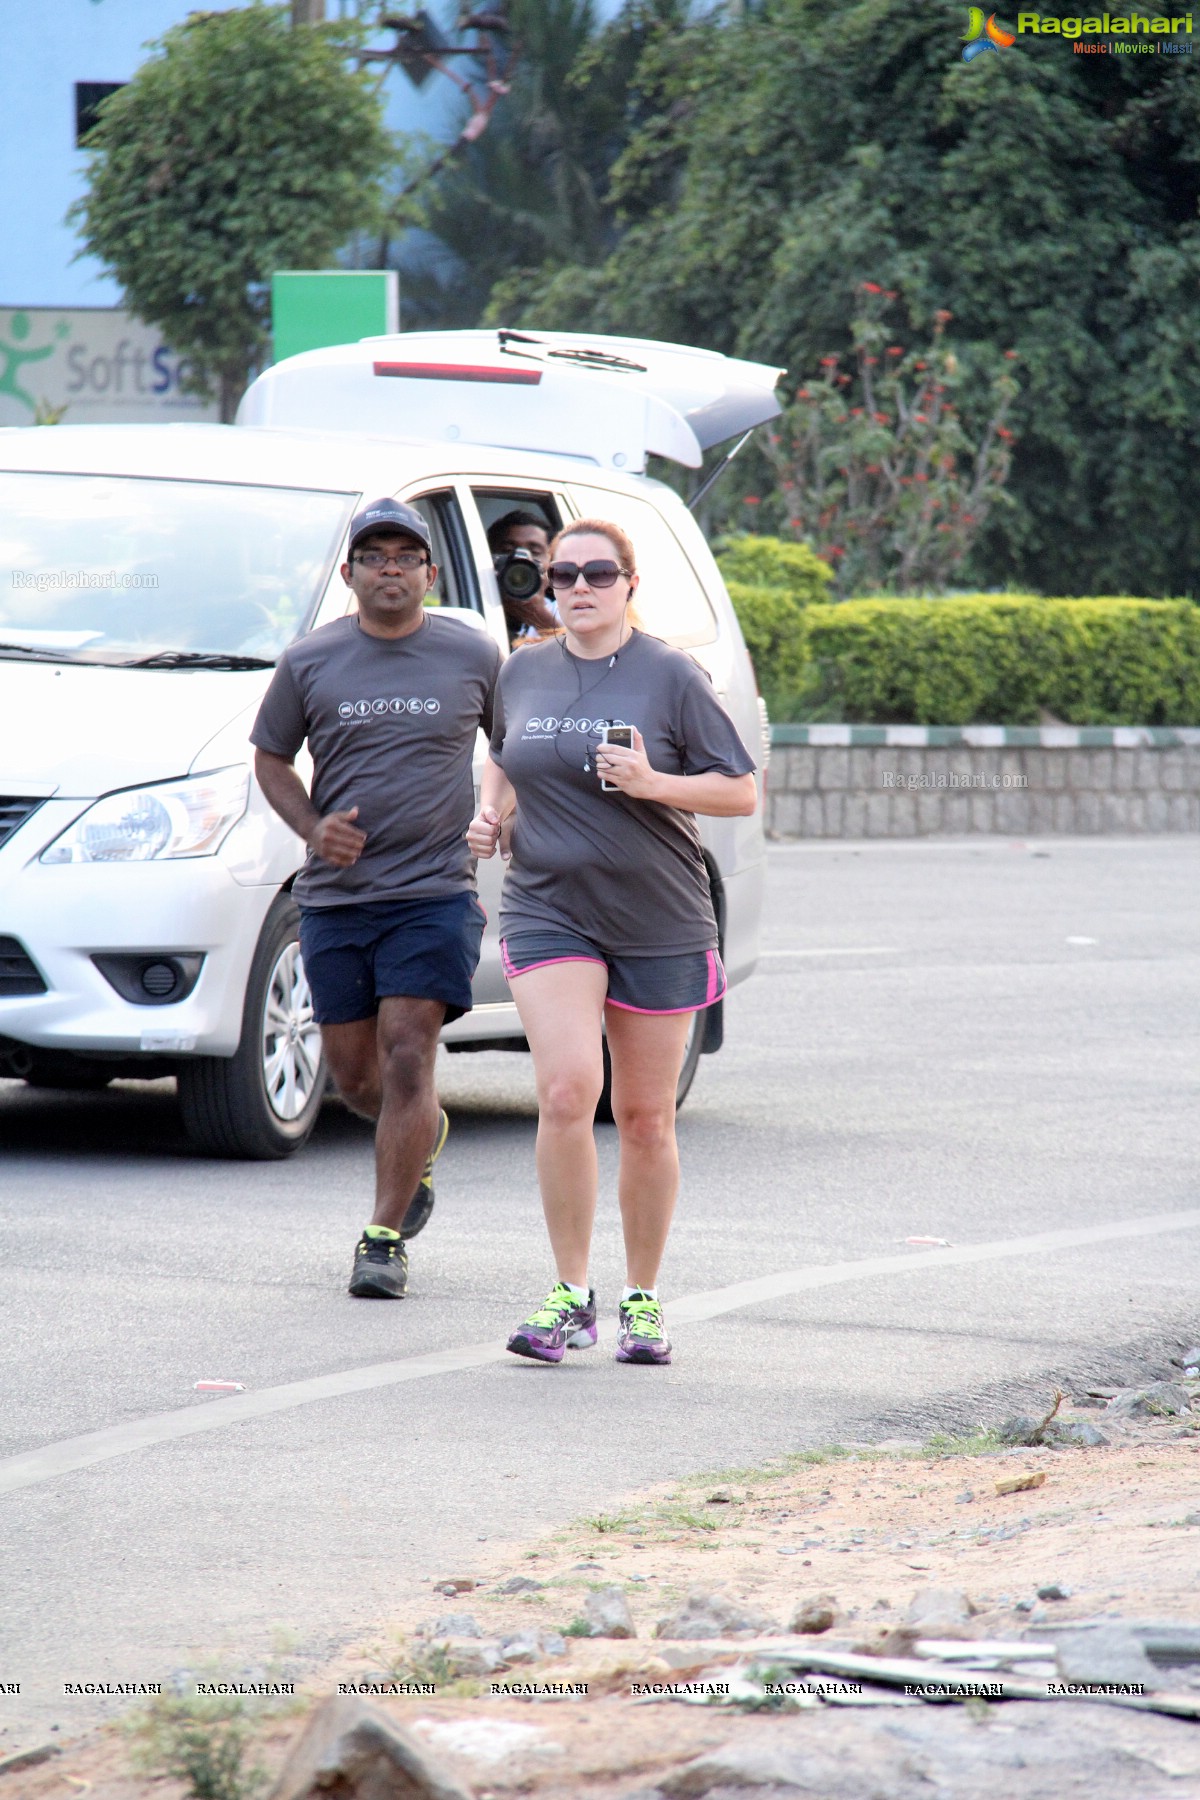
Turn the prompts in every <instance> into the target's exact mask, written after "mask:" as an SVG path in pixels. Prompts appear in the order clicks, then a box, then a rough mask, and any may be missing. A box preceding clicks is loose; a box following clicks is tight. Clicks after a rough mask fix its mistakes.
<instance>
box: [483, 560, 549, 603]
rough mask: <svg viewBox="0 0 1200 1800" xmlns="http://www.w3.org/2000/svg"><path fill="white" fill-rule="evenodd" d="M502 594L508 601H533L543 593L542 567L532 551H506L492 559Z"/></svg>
mask: <svg viewBox="0 0 1200 1800" xmlns="http://www.w3.org/2000/svg"><path fill="white" fill-rule="evenodd" d="M492 562H493V565H494V567H495V570H496V580H497V581H498V583H499V584H500V592H501V594H502V595H503V597H504V598H505V599H506V600H519V601H525V600H532V599H533V598H534V596H535V595H537V594H540V593H541V591H542V582H543V580H544V576H543V574H542V565H541V564H540V563H539V561H538V559H537V557H536V556H535V555H534V554H533V551H532V550H524V549H521V550H506V551H505V552H504V554H503V555H502V556H494V557H493V558H492Z"/></svg>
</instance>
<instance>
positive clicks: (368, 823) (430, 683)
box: [250, 612, 500, 906]
mask: <svg viewBox="0 0 1200 1800" xmlns="http://www.w3.org/2000/svg"><path fill="white" fill-rule="evenodd" d="M499 666H500V652H499V650H498V649H497V648H496V646H495V644H494V643H493V642H492V640H491V638H490V637H488V635H487V634H486V632H482V631H475V630H472V628H471V627H470V626H468V625H463V624H461V623H460V622H459V621H458V620H457V619H455V620H451V619H439V618H438V617H437V615H436V613H432V612H430V613H426V615H425V617H424V619H423V621H422V624H421V628H420V630H419V631H414V632H412V633H411V634H410V635H409V636H408V637H402V638H379V637H372V636H371V635H370V633H368V632H365V631H362V630H360V628H359V624H358V619H357V617H356V616H355V615H354V614H353V613H350V614H347V615H346V617H345V618H342V619H335V620H334V621H333V623H332V624H331V625H323V626H322V627H321V628H320V630H319V631H313V632H310V633H309V634H308V636H307V637H302V638H300V639H299V640H298V641H297V642H296V643H294V644H291V645H289V647H288V648H287V649H286V650H285V651H284V653H283V655H282V657H281V658H280V659H279V666H278V668H277V669H276V670H275V674H274V676H273V677H272V680H271V685H270V687H269V688H268V689H267V691H266V694H265V695H264V696H263V702H262V706H261V707H260V708H259V713H258V718H257V719H256V720H255V723H254V729H253V731H252V732H251V733H250V741H251V743H253V744H257V745H258V746H259V748H260V749H262V750H267V751H270V752H271V753H272V755H275V756H286V757H289V758H290V757H293V756H295V754H296V752H297V751H298V750H299V749H300V747H301V745H302V744H303V743H304V740H305V739H306V738H307V739H308V747H309V750H310V752H311V754H312V759H313V784H312V799H313V805H314V806H315V807H316V808H317V811H318V812H319V813H321V815H322V816H324V815H325V814H326V813H331V812H348V811H349V810H350V808H351V807H353V806H357V808H358V817H357V819H356V820H355V824H356V825H358V826H359V827H360V828H361V829H362V830H363V831H365V832H366V834H367V842H366V846H365V848H364V850H363V853H362V855H361V856H360V857H359V859H358V861H357V862H356V863H355V864H354V866H353V867H352V868H349V869H339V868H335V867H334V865H333V864H332V863H327V862H323V861H322V860H321V858H320V857H319V856H314V855H313V854H312V852H311V851H310V852H309V855H308V860H307V861H306V862H305V864H304V867H303V868H302V869H301V871H300V873H299V875H298V876H297V877H296V884H295V892H296V898H297V900H299V901H300V902H301V904H302V905H304V906H348V905H353V904H356V903H358V902H362V901H374V900H424V899H430V898H433V897H436V896H439V895H443V894H457V893H461V892H463V891H464V890H467V891H469V890H471V889H473V888H474V886H475V864H474V861H473V859H472V857H471V853H470V851H469V850H468V848H467V843H466V839H465V837H464V835H463V834H464V832H465V831H466V829H467V826H468V825H469V824H470V822H471V814H472V812H473V811H474V786H473V782H472V775H471V762H472V757H473V755H474V750H475V739H476V733H477V732H478V731H479V729H480V728H481V727H482V729H483V730H484V731H486V732H490V731H491V728H492V696H493V693H494V691H495V683H496V673H497V670H498V668H499Z"/></svg>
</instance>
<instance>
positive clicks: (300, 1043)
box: [178, 894, 325, 1162]
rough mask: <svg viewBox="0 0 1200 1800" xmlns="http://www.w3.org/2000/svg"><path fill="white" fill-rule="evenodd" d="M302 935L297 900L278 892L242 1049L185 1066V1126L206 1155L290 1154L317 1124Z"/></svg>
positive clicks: (313, 1037)
mask: <svg viewBox="0 0 1200 1800" xmlns="http://www.w3.org/2000/svg"><path fill="white" fill-rule="evenodd" d="M299 938H300V914H299V911H298V909H297V907H296V903H295V901H294V900H293V899H292V898H291V896H290V895H288V894H280V896H279V897H278V899H277V900H276V901H275V903H274V905H273V906H272V907H271V910H270V912H269V913H268V914H267V917H266V921H265V923H264V925H263V928H262V934H261V936H260V937H259V940H258V948H257V950H256V951H255V953H254V961H253V963H252V964H251V967H250V979H249V981H248V982H247V984H246V1004H245V1010H244V1012H243V1014H242V1037H241V1042H240V1043H239V1044H238V1047H237V1050H236V1051H235V1053H234V1054H233V1055H232V1056H198V1057H196V1058H195V1060H194V1061H192V1062H188V1063H184V1064H182V1065H181V1066H180V1069H179V1077H178V1086H179V1103H180V1108H181V1110H182V1112H183V1123H184V1129H185V1130H186V1132H187V1134H188V1137H189V1139H190V1140H191V1142H192V1143H193V1144H194V1145H195V1147H196V1149H197V1150H202V1151H204V1152H205V1153H206V1154H207V1155H209V1156H240V1157H245V1158H246V1159H247V1160H250V1161H254V1162H267V1161H270V1160H271V1159H272V1158H278V1157H283V1156H292V1155H294V1153H295V1152H296V1151H297V1150H299V1149H300V1148H301V1146H302V1145H303V1144H305V1143H306V1142H307V1140H308V1136H309V1133H310V1132H311V1131H312V1128H313V1126H314V1125H315V1123H316V1119H317V1114H318V1112H319V1111H320V1109H321V1101H322V1099H323V1098H324V1095H325V1054H324V1051H323V1050H322V1047H321V1031H320V1027H319V1026H318V1025H317V1023H316V1021H315V1019H314V1018H313V1005H312V995H311V993H310V992H309V987H308V981H307V979H306V977H305V974H304V963H303V961H302V959H301V956H300V942H299Z"/></svg>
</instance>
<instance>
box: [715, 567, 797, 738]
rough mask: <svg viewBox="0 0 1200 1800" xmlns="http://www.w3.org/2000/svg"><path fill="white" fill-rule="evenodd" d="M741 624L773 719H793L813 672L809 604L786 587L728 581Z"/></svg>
mask: <svg viewBox="0 0 1200 1800" xmlns="http://www.w3.org/2000/svg"><path fill="white" fill-rule="evenodd" d="M725 585H726V587H727V588H728V589H729V598H730V599H731V600H732V601H733V609H734V611H735V612H736V613H737V616H738V621H739V623H740V625H741V627H742V636H743V637H744V638H745V640H746V648H747V650H748V651H749V652H750V661H751V662H752V663H753V664H754V673H755V675H756V677H757V679H758V685H759V688H760V689H761V691H762V696H763V699H764V700H765V701H766V703H767V711H768V712H769V713H770V715H771V717H772V718H773V719H793V718H796V717H798V716H799V715H798V714H797V713H796V712H795V711H793V710H789V709H790V708H794V707H795V705H796V703H797V698H798V696H799V695H800V694H801V693H802V692H803V691H804V689H805V686H806V684H807V680H808V675H809V663H808V644H807V639H806V636H805V631H804V619H805V609H804V607H803V606H801V605H800V604H799V603H798V602H797V601H795V600H793V599H792V597H791V595H790V594H788V593H786V592H785V591H784V590H783V589H782V588H774V587H751V586H750V585H749V584H748V583H747V582H744V581H730V580H728V578H727V579H726V583H725Z"/></svg>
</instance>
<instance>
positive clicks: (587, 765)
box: [554, 638, 621, 775]
mask: <svg viewBox="0 0 1200 1800" xmlns="http://www.w3.org/2000/svg"><path fill="white" fill-rule="evenodd" d="M558 647H559V649H560V650H561V651H562V654H563V657H564V660H565V658H566V654H567V646H566V644H565V643H564V642H563V640H562V638H559V640H558ZM620 654H621V650H620V648H618V649H616V650H614V651H613V653H612V655H611V656H610V657H609V659H608V667H607V668H606V669H605V671H604V673H603V675H602V676H601V677H600V679H599V681H593V683H592V685H591V687H590V688H586V689H585V688H584V685H583V670H582V669H576V671H575V680H576V682H577V683H578V690H579V691H578V692H577V693H576V695H575V698H574V700H572V702H571V704H570V706H569V707H568V708H567V712H568V713H573V712H574V711H575V708H576V707H577V706H582V705H583V703H584V701H585V700H586V699H587V697H588V695H589V694H594V693H595V691H596V689H597V688H598V687H602V686H603V685H604V683H605V682H606V681H607V680H608V678H609V676H610V675H611V674H612V672H613V670H614V668H615V667H616V664H617V657H618V656H619V655H620ZM565 722H566V720H565V716H564V720H563V723H562V724H560V725H559V727H558V729H557V731H556V732H555V733H554V754H555V756H556V757H557V758H558V760H559V762H560V763H561V764H562V765H563V768H564V769H571V768H574V767H575V765H574V764H573V763H570V762H568V761H567V759H566V757H565V756H564V755H563V753H562V751H561V749H560V748H559V743H558V740H559V738H560V736H561V735H562V729H563V724H565ZM612 722H613V721H612V720H611V719H606V720H605V723H606V724H608V725H611V724H612ZM591 772H592V746H591V744H590V743H589V744H588V745H587V746H586V748H585V750H584V753H583V773H584V774H585V775H590V774H591Z"/></svg>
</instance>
